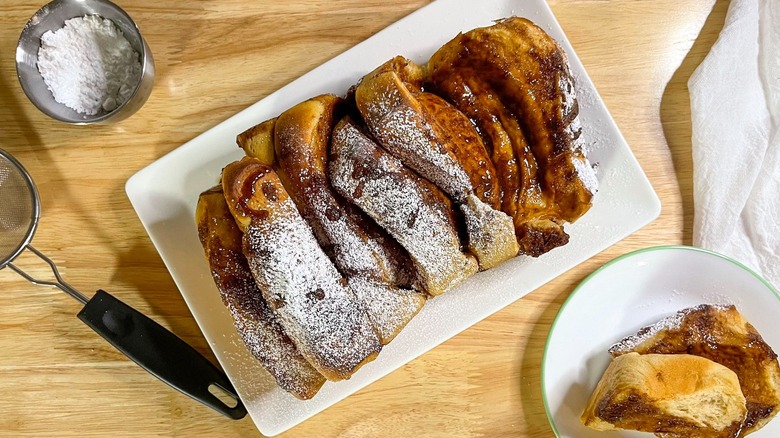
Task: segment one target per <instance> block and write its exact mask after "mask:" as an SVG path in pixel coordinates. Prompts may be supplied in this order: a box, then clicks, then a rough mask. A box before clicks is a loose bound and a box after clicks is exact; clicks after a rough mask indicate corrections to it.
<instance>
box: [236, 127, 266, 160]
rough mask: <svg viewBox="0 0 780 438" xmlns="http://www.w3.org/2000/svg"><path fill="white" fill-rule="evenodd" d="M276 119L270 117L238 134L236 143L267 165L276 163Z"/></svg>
mask: <svg viewBox="0 0 780 438" xmlns="http://www.w3.org/2000/svg"><path fill="white" fill-rule="evenodd" d="M275 125H276V119H275V118H274V119H269V120H266V121H264V122H262V123H260V124H257V125H255V126H253V127H251V128H249V129H247V130H246V131H244V132H242V133H240V134H238V136H237V137H236V143H238V146H239V147H240V148H241V149H243V150H244V153H245V154H246V155H247V156H248V157H254V158H257V159H258V160H260V162H261V163H263V164H265V165H266V166H271V165H272V164H273V163H274V159H275V156H274V142H273V139H274V127H275Z"/></svg>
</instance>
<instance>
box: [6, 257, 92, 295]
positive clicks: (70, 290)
mask: <svg viewBox="0 0 780 438" xmlns="http://www.w3.org/2000/svg"><path fill="white" fill-rule="evenodd" d="M25 249H29V250H30V251H31V252H32V253H33V254H35V255H37V256H38V257H39V258H40V259H41V260H43V261H44V262H46V263H48V264H49V267H50V268H51V272H52V273H54V277H55V278H56V279H57V281H49V280H39V279H37V278H34V277H32V276H30V275H29V274H27V273H26V272H24V271H22V270H21V269H19V268H17V267H16V266H14V265H13V263H8V267H9V268H11V269H13V270H14V271H16V273H17V274H19V275H21V276H22V277H24V278H26V279H27V280H28V281H29V282H30V283H32V284H38V285H41V286H54V287H56V288H58V289H60V290H61V291H63V292H65V293H66V294H68V295H70V296H72V297H73V298H75V299H77V300H78V301H79V302H80V303H81V304H87V301H88V299H87V297H85V296H84V294H82V293H81V292H79V291H78V290H76V288H75V287H73V286H71V285H69V284H68V283H67V282H66V281H65V280H64V279H63V278H62V276H60V271H59V269H57V265H55V264H54V262H53V261H52V260H51V259H50V258H48V257H46V256H45V255H44V254H43V253H42V252H40V251H38V250H37V249H35V248H33V247H32V245H27V247H26V248H25Z"/></svg>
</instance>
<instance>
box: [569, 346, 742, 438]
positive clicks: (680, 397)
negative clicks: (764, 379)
mask: <svg viewBox="0 0 780 438" xmlns="http://www.w3.org/2000/svg"><path fill="white" fill-rule="evenodd" d="M746 413H747V408H746V407H745V397H744V396H743V395H742V391H741V390H740V386H739V380H738V379H737V375H736V374H734V372H733V371H731V370H729V369H728V368H726V367H724V366H723V365H720V364H717V363H715V362H713V361H711V360H709V359H705V358H702V357H698V356H693V355H689V354H638V353H629V354H626V355H623V356H619V357H616V358H615V359H613V360H612V363H610V365H609V367H608V368H607V370H606V371H605V372H604V375H603V376H602V378H601V380H600V381H599V383H598V386H597V387H596V390H595V391H594V392H593V395H592V396H591V399H590V402H589V403H588V406H587V408H586V409H585V411H584V412H583V414H582V418H581V420H582V423H583V424H585V425H586V426H588V427H591V428H593V429H597V430H618V429H631V430H639V431H643V432H653V433H655V434H656V435H658V436H666V437H678V436H679V437H713V438H714V437H718V438H720V437H724V438H726V437H728V438H733V437H737V436H739V432H740V430H741V428H742V422H743V420H744V419H745V415H746Z"/></svg>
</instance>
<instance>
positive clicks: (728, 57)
mask: <svg viewBox="0 0 780 438" xmlns="http://www.w3.org/2000/svg"><path fill="white" fill-rule="evenodd" d="M688 89H689V91H690V96H691V118H692V123H693V139H692V140H693V190H694V195H693V196H694V223H693V244H694V245H695V246H700V247H702V248H707V249H711V250H713V251H716V252H719V253H722V254H725V255H727V256H730V257H733V258H735V259H737V260H739V261H741V262H742V263H744V264H746V265H748V266H750V267H751V268H753V269H755V270H756V271H758V272H759V273H760V274H762V275H763V276H764V277H765V278H766V279H767V280H769V281H770V282H771V283H772V284H773V285H774V286H775V287H780V1H778V0H731V4H730V6H729V10H728V14H727V16H726V23H725V25H724V27H723V30H722V31H721V33H720V36H719V37H718V40H717V42H716V43H715V45H714V46H713V47H712V49H711V50H710V53H709V54H708V55H707V57H706V58H705V59H704V61H703V62H702V63H701V65H699V67H698V68H697V69H696V71H695V72H694V73H693V75H692V76H691V78H690V80H689V81H688Z"/></svg>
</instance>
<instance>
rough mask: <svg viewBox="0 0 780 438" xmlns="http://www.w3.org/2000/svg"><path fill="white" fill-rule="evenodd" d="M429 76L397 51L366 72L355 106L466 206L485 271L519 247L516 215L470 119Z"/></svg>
mask: <svg viewBox="0 0 780 438" xmlns="http://www.w3.org/2000/svg"><path fill="white" fill-rule="evenodd" d="M422 77H423V72H422V70H421V69H420V67H419V66H417V65H416V64H414V63H412V62H411V61H409V60H406V59H404V58H402V57H395V58H393V59H391V60H390V61H388V62H386V63H385V64H383V65H382V66H380V67H379V68H377V69H376V70H374V71H373V72H371V73H369V74H368V75H366V76H365V77H363V79H362V80H361V82H360V84H359V85H358V86H357V88H356V90H355V104H356V106H357V108H358V110H359V111H360V114H361V116H362V117H363V120H364V121H365V124H366V127H367V128H368V130H369V131H370V132H371V134H372V135H373V136H374V138H376V139H377V141H378V143H379V144H380V145H381V146H382V147H383V148H384V149H386V150H387V151H388V152H390V153H391V154H393V155H394V156H396V157H397V158H399V159H400V160H401V161H402V162H403V163H404V164H405V165H407V166H408V167H410V168H412V169H414V170H415V171H417V173H418V174H420V175H421V176H422V177H423V178H425V179H427V180H429V181H430V182H432V183H434V184H435V185H436V186H437V187H439V188H440V189H441V190H442V191H444V192H445V193H447V194H448V195H449V196H450V197H452V199H453V200H454V201H455V202H456V203H457V204H458V208H459V209H460V210H462V211H463V212H464V214H465V215H466V217H467V221H466V234H467V236H468V248H469V251H471V252H472V253H473V254H474V255H475V256H476V257H477V259H478V260H479V264H480V267H481V268H482V269H488V268H491V267H493V266H495V265H497V264H499V263H501V262H502V261H504V260H506V259H509V258H511V257H514V256H515V255H517V251H518V245H517V242H516V240H515V239H514V236H513V234H514V232H513V229H512V218H511V217H509V216H508V215H506V214H504V213H502V212H501V211H500V210H496V209H498V208H499V207H500V205H499V204H500V200H499V191H498V183H497V181H496V180H495V178H494V174H495V170H494V169H493V165H492V163H491V161H490V159H489V157H488V155H487V151H486V150H485V147H484V145H483V144H482V140H481V139H480V137H479V135H478V134H477V131H476V129H475V128H474V126H473V125H472V124H471V122H470V121H469V120H468V118H467V117H466V116H465V115H463V114H462V113H461V112H460V111H458V110H457V109H456V108H455V107H453V106H452V105H450V104H449V103H447V102H446V101H445V100H443V99H442V98H440V97H438V96H436V95H433V94H431V93H426V92H424V91H423V90H422ZM471 196H474V197H473V198H472V199H469V197H471ZM482 204H484V207H483V205H482ZM490 210H493V211H490ZM477 218H478V220H477Z"/></svg>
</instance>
